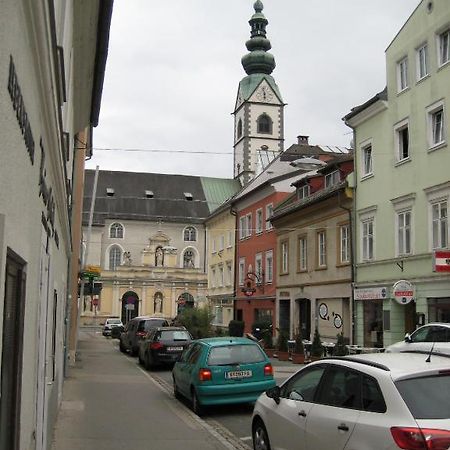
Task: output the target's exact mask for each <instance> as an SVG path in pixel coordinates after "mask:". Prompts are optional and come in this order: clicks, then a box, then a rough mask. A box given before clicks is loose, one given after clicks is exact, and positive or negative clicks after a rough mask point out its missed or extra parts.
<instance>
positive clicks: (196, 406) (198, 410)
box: [191, 388, 203, 416]
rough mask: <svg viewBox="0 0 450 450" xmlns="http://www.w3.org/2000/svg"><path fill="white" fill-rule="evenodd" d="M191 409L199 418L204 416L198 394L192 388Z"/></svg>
mask: <svg viewBox="0 0 450 450" xmlns="http://www.w3.org/2000/svg"><path fill="white" fill-rule="evenodd" d="M191 407H192V411H194V413H195V414H197V416H201V415H202V414H203V408H202V405H201V404H200V402H199V400H198V396H197V392H195V389H194V388H192V390H191Z"/></svg>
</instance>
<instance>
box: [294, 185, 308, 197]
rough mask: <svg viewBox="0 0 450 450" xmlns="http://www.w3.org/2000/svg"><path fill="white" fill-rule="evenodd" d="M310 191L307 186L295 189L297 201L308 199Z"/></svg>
mask: <svg viewBox="0 0 450 450" xmlns="http://www.w3.org/2000/svg"><path fill="white" fill-rule="evenodd" d="M309 194H310V190H309V184H305V185H304V186H300V187H298V188H297V199H298V200H302V199H304V198H306V197H309Z"/></svg>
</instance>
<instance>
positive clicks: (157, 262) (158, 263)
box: [155, 247, 164, 267]
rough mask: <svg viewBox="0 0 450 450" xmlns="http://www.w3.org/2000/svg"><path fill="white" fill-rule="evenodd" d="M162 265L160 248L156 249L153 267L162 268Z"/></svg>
mask: <svg viewBox="0 0 450 450" xmlns="http://www.w3.org/2000/svg"><path fill="white" fill-rule="evenodd" d="M163 265H164V252H163V249H162V247H157V248H156V252H155V266H156V267H162V266H163Z"/></svg>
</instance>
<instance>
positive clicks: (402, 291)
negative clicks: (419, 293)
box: [392, 280, 414, 305]
mask: <svg viewBox="0 0 450 450" xmlns="http://www.w3.org/2000/svg"><path fill="white" fill-rule="evenodd" d="M392 295H393V297H394V300H395V301H396V302H397V303H399V304H400V305H407V304H408V303H410V302H411V301H413V300H414V287H413V285H412V284H411V283H410V282H409V281H406V280H400V281H397V282H396V283H395V284H394V286H393V287H392Z"/></svg>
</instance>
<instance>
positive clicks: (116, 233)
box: [109, 223, 123, 239]
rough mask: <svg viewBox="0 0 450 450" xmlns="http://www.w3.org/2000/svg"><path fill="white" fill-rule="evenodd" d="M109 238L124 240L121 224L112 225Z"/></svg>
mask: <svg viewBox="0 0 450 450" xmlns="http://www.w3.org/2000/svg"><path fill="white" fill-rule="evenodd" d="M109 237H110V238H118V239H123V226H122V225H121V224H120V223H112V224H111V226H110V227H109Z"/></svg>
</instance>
